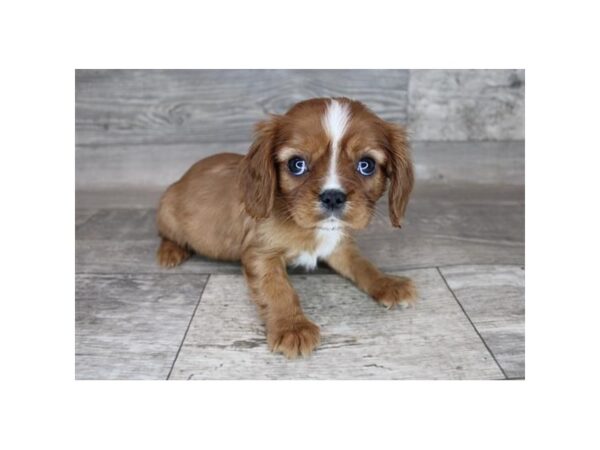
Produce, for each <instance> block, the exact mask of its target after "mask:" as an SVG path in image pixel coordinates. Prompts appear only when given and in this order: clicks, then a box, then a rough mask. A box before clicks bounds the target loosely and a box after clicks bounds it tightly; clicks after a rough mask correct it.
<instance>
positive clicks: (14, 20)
mask: <svg viewBox="0 0 600 450" xmlns="http://www.w3.org/2000/svg"><path fill="white" fill-rule="evenodd" d="M216 3H217V2H212V3H211V5H209V4H208V3H202V2H180V1H173V2H169V3H164V2H148V1H147V2H139V1H138V2H129V3H125V2H123V1H119V2H116V1H110V0H107V1H104V2H98V3H94V4H87V6H84V4H83V3H82V2H60V1H56V2H33V4H32V3H31V2H28V3H27V4H19V5H20V6H4V7H3V13H2V16H3V18H4V24H3V27H2V29H1V30H0V33H1V36H0V37H1V38H2V42H3V63H4V64H3V69H2V73H1V77H2V79H1V81H2V84H1V86H2V91H3V93H2V108H1V109H0V110H1V114H2V117H1V119H2V122H1V123H2V124H3V127H2V138H3V143H2V151H1V158H2V160H1V164H2V165H1V166H2V168H3V171H2V172H3V175H2V177H1V183H2V184H1V187H2V193H3V196H2V199H3V201H2V231H3V237H4V242H3V244H4V245H3V246H2V249H3V258H2V266H3V267H2V269H3V270H2V273H3V283H2V285H3V289H2V296H1V297H2V301H1V308H2V310H1V313H0V320H1V326H0V333H1V337H2V349H3V352H2V361H3V370H2V377H3V378H2V380H3V383H2V409H1V411H2V415H3V421H2V423H3V432H2V435H1V436H0V446H2V447H3V448H15V447H16V448H40V447H42V446H44V447H46V446H48V445H49V444H50V443H56V444H59V445H61V447H66V448H71V447H74V446H77V447H83V448H90V449H94V448H159V447H161V448H165V447H166V446H169V447H175V448H176V447H179V448H182V447H184V446H185V447H189V446H193V447H197V448H202V447H203V446H204V447H205V448H252V447H253V446H255V445H256V446H260V447H261V448H282V447H285V448H306V447H307V446H311V447H316V448H359V447H360V448H391V447H394V448H447V447H450V448H453V447H458V448H461V449H466V448H482V447H485V448H491V449H494V448H503V449H506V448H515V447H516V448H532V447H534V446H535V448H538V447H541V446H549V445H552V446H553V447H554V446H560V447H568V448H585V447H593V446H594V445H593V444H594V443H595V445H596V446H597V444H598V437H597V434H595V432H594V430H595V426H596V423H595V422H596V419H595V418H596V415H597V414H596V407H595V405H596V404H597V402H598V400H599V399H598V388H597V380H596V378H597V374H598V363H597V357H596V355H597V353H598V350H597V342H599V339H598V333H597V330H598V325H597V321H598V320H599V319H598V318H599V317H600V314H598V312H599V311H598V309H599V308H598V304H599V300H598V287H597V286H596V285H595V281H596V271H597V267H598V262H597V253H598V230H599V229H600V227H599V225H600V224H599V221H598V207H597V204H598V198H597V197H598V186H597V174H596V172H597V168H598V167H599V165H598V157H597V155H598V151H597V136H596V130H597V129H598V125H597V124H598V113H597V105H598V104H599V103H598V100H599V99H598V85H599V84H598V80H600V73H599V71H598V65H597V57H595V55H596V54H597V49H596V48H595V44H594V43H596V42H599V41H600V39H599V36H598V27H597V24H596V21H595V19H596V17H597V15H596V14H595V13H594V12H593V11H592V10H591V6H589V7H588V5H592V2H590V3H585V2H581V1H572V2H570V3H569V4H568V6H563V5H560V4H557V3H553V2H547V3H544V4H538V3H535V2H529V3H526V2H522V1H518V2H517V1H511V0H505V1H502V2H495V3H492V2H476V1H455V2H443V1H438V2H432V1H420V2H414V3H412V4H406V3H402V4H401V3H400V2H384V1H379V0H372V1H369V2H356V1H346V2H343V3H342V2H335V1H332V2H324V1H318V2H316V1H311V0H308V1H305V2H303V3H298V2H296V3H293V4H290V5H289V6H288V7H284V6H282V5H283V3H282V2H280V1H277V2H275V1H260V0H257V1H253V2H241V1H240V2H231V1H222V2H219V3H218V5H219V6H215V4H216ZM14 4H16V3H13V5H14ZM114 67H119V68H161V67H162V68H200V67H212V68H281V67H285V68H305V67H311V68H336V67H337V68H435V67H438V68H526V69H527V71H526V92H527V99H526V104H527V234H526V239H527V259H526V262H527V268H526V273H527V288H526V289H527V292H526V295H527V297H526V298H527V380H526V381H516V382H320V383H316V382H195V383H165V382H143V383H140V382H75V381H73V333H74V326H73V315H74V308H73V296H74V283H73V273H74V233H73V213H74V201H73V191H74V133H73V123H74V107H73V105H74V89H73V85H74V82H73V78H74V73H73V69H74V68H114Z"/></svg>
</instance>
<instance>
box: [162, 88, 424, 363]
mask: <svg viewBox="0 0 600 450" xmlns="http://www.w3.org/2000/svg"><path fill="white" fill-rule="evenodd" d="M388 180H389V194H388V196H389V214H390V219H391V222H392V225H394V226H395V227H400V224H401V222H402V217H403V215H404V211H405V209H406V205H407V202H408V198H409V195H410V193H411V190H412V187H413V167H412V163H411V159H410V155H409V149H408V143H407V138H406V134H405V132H404V130H403V129H402V128H400V127H398V126H396V125H392V124H390V123H387V122H385V121H383V120H382V119H380V118H379V117H377V116H376V115H375V114H374V113H373V112H371V111H370V110H369V109H368V108H367V107H365V106H364V105H363V104H362V103H360V102H357V101H353V100H349V99H347V98H331V99H328V98H316V99H311V100H307V101H303V102H300V103H298V104H296V105H294V106H293V107H292V108H291V109H290V110H289V111H288V112H287V113H286V114H285V115H283V116H272V117H271V118H270V119H269V120H266V121H264V122H261V123H259V124H258V125H257V126H256V134H255V139H254V142H253V143H252V146H251V147H250V151H249V152H248V154H247V155H245V156H242V155H237V154H231V153H221V154H217V155H213V156H210V157H208V158H206V159H203V160H201V161H199V162H197V163H196V164H194V165H193V166H192V167H191V168H190V169H189V170H188V171H187V173H186V174H185V175H184V176H183V177H182V178H181V179H180V180H179V181H178V182H176V183H175V184H173V185H172V186H170V187H169V188H168V189H167V191H166V192H165V193H164V195H163V196H162V199H161V201H160V207H159V210H158V218H157V223H158V230H159V234H160V236H161V238H162V242H161V244H160V248H159V249H158V255H157V257H158V261H159V263H160V264H161V265H162V266H165V267H173V266H176V265H178V264H181V263H182V262H183V261H185V260H186V259H187V258H188V257H189V256H190V254H191V252H197V253H199V254H201V255H204V256H207V257H209V258H214V259H221V260H240V261H241V263H242V265H243V271H244V275H245V277H246V280H247V283H248V286H249V288H250V293H251V296H252V298H253V299H254V301H255V302H256V304H257V305H258V309H259V312H260V314H261V316H262V318H263V320H264V322H265V325H266V333H267V342H268V345H269V348H270V349H271V350H272V351H275V352H281V353H283V354H284V355H285V356H287V357H290V358H293V357H296V356H299V355H302V356H307V355H309V354H310V353H311V351H312V350H313V349H314V348H315V347H316V346H317V345H318V344H319V327H318V326H317V325H315V324H314V323H312V322H311V321H310V320H308V319H307V318H306V316H305V315H304V313H303V311H302V308H301V306H300V301H299V299H298V295H297V294H296V292H295V291H294V289H293V287H292V285H291V284H290V282H289V280H288V277H287V272H286V266H287V265H298V266H304V267H306V268H307V269H314V268H315V267H316V266H317V261H318V260H322V261H324V262H326V263H327V264H328V265H329V266H330V267H331V268H332V269H333V270H335V271H336V272H338V273H339V274H341V275H342V276H344V277H346V278H349V279H350V280H352V281H353V282H354V283H355V284H356V285H357V286H358V287H359V288H360V289H362V290H363V291H364V292H366V293H367V294H369V295H370V296H371V297H373V298H374V299H375V300H376V301H377V302H379V303H380V304H382V305H384V306H386V307H388V308H390V307H393V306H395V305H404V306H408V305H412V304H413V303H414V301H415V300H416V290H415V287H414V285H413V283H412V281H411V280H410V279H408V278H404V277H394V276H390V275H386V274H384V273H382V272H381V271H380V270H379V269H377V268H376V267H375V266H374V265H373V264H371V263H370V262H369V261H368V260H367V259H365V258H364V257H362V256H361V254H360V252H359V250H358V248H357V247H356V245H355V243H354V241H353V239H352V237H351V236H350V235H349V232H350V231H351V230H354V229H362V228H364V227H366V226H367V225H368V223H369V221H370V220H371V218H372V217H373V214H374V211H375V203H376V202H377V200H378V199H379V198H380V197H381V196H382V194H383V193H384V192H385V190H386V185H387V184H388Z"/></svg>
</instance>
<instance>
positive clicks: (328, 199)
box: [319, 189, 346, 213]
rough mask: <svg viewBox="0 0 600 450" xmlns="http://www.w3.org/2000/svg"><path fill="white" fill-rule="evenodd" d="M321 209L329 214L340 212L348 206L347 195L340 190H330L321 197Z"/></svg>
mask: <svg viewBox="0 0 600 450" xmlns="http://www.w3.org/2000/svg"><path fill="white" fill-rule="evenodd" d="M319 200H321V207H322V208H323V209H324V210H325V211H327V212H331V213H334V212H339V211H340V210H341V209H342V208H343V207H344V205H345V204H346V194H345V193H343V192H342V191H340V190H339V189H328V190H326V191H323V192H322V193H321V195H319Z"/></svg>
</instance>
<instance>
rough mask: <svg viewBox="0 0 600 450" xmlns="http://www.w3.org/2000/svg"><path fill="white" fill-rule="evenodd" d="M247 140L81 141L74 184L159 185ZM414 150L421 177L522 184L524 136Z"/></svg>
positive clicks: (241, 147) (241, 148) (244, 146)
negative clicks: (90, 144) (93, 144)
mask: <svg viewBox="0 0 600 450" xmlns="http://www.w3.org/2000/svg"><path fill="white" fill-rule="evenodd" d="M249 144H250V141H248V142H241V143H239V142H227V141H223V142H219V143H198V144H175V145H155V144H149V145H143V146H139V145H121V144H115V145H110V146H107V147H105V148H102V149H101V150H98V149H93V148H90V147H86V146H82V147H78V149H77V154H76V185H77V189H78V190H79V191H86V190H87V191H97V190H121V191H123V192H132V191H144V190H146V191H149V190H150V191H151V190H156V191H159V190H161V189H165V188H166V187H167V186H168V185H170V184H171V183H173V182H175V181H177V180H178V179H179V178H181V176H182V175H183V174H184V173H185V172H186V171H187V170H188V169H189V168H190V166H191V165H192V164H194V163H195V162H196V161H198V160H200V159H202V158H204V157H207V156H209V155H213V154H215V153H220V152H233V153H239V154H245V153H246V152H247V151H248V147H249ZM412 154H413V160H414V164H415V171H416V177H417V180H418V181H419V182H436V183H440V182H441V183H455V182H456V183H482V184H511V185H522V184H524V172H525V170H524V167H525V150H524V143H523V141H498V142H420V141H416V142H413V143H412ZM105 206H110V205H105ZM150 206H154V205H150Z"/></svg>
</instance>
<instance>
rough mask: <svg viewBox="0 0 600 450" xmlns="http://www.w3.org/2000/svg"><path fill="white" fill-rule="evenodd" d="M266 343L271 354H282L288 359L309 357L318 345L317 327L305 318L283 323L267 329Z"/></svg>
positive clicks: (318, 333) (318, 334)
mask: <svg viewBox="0 0 600 450" xmlns="http://www.w3.org/2000/svg"><path fill="white" fill-rule="evenodd" d="M267 342H268V344H269V348H270V349H271V351H272V352H280V353H283V354H284V355H285V356H287V357H288V358H296V357H298V356H300V355H302V356H309V355H310V354H311V353H312V351H313V350H314V348H315V347H316V346H317V345H319V342H320V332H319V327H318V326H317V325H315V324H314V323H312V322H311V321H310V320H308V319H306V318H302V319H295V320H293V321H284V322H283V323H279V324H277V325H274V326H271V327H269V329H268V331H267Z"/></svg>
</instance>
